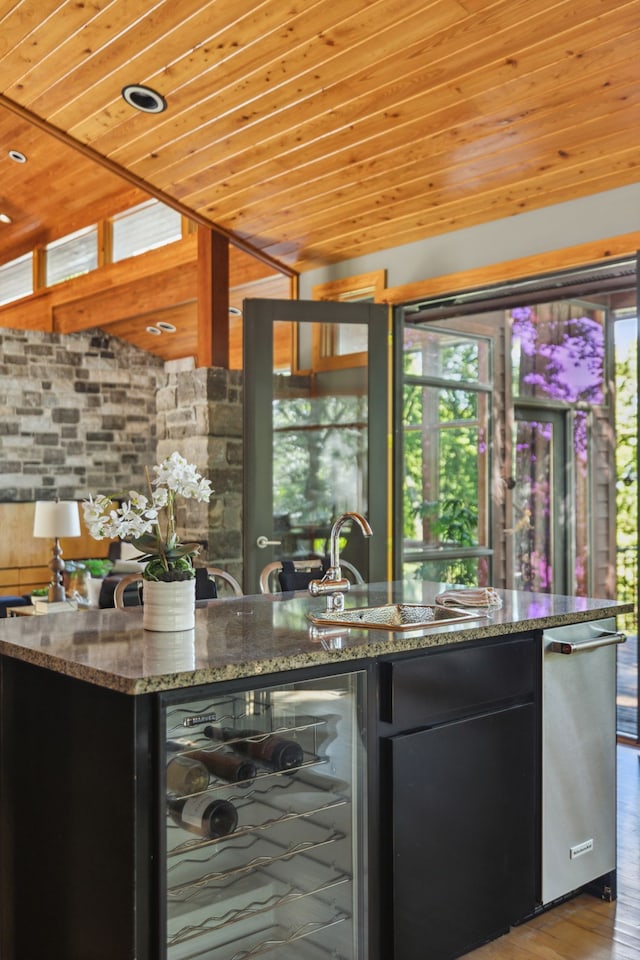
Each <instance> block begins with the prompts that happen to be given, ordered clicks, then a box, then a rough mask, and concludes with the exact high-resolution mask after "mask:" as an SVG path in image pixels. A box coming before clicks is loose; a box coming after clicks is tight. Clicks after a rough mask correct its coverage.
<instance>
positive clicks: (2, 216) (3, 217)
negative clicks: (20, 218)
mask: <svg viewBox="0 0 640 960" xmlns="http://www.w3.org/2000/svg"><path fill="white" fill-rule="evenodd" d="M0 223H13V220H12V219H11V217H10V216H9V214H8V213H0Z"/></svg>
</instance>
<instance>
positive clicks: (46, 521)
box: [33, 500, 80, 539]
mask: <svg viewBox="0 0 640 960" xmlns="http://www.w3.org/2000/svg"><path fill="white" fill-rule="evenodd" d="M33 535H34V537H48V538H49V539H55V537H79V536H80V514H79V513H78V504H77V502H76V501H75V500H38V501H37V502H36V510H35V514H34V518H33Z"/></svg>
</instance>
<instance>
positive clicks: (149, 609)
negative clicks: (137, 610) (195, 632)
mask: <svg viewBox="0 0 640 960" xmlns="http://www.w3.org/2000/svg"><path fill="white" fill-rule="evenodd" d="M142 591H143V593H142V595H143V601H144V606H143V612H142V626H143V627H144V629H145V630H155V631H157V632H162V633H165V632H169V631H170V632H173V631H176V630H192V629H193V627H194V626H195V622H196V581H195V580H177V581H175V582H172V583H165V582H164V581H162V580H143V582H142Z"/></svg>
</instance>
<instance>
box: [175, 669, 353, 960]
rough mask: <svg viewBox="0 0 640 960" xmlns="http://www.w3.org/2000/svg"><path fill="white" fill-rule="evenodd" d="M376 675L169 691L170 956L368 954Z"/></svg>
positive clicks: (301, 959) (296, 959)
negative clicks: (370, 754)
mask: <svg viewBox="0 0 640 960" xmlns="http://www.w3.org/2000/svg"><path fill="white" fill-rule="evenodd" d="M363 679H364V674H363V673H361V672H358V673H349V674H342V675H340V676H335V677H330V678H323V679H321V680H307V681H300V682H296V683H291V684H286V685H284V686H278V687H266V686H265V687H255V688H253V689H251V690H247V691H245V692H239V693H233V694H228V695H224V694H219V693H217V692H213V693H212V694H211V696H207V695H206V693H205V694H202V688H200V689H199V691H198V699H193V700H183V701H181V702H176V701H175V700H173V699H169V697H167V698H165V703H164V720H165V731H166V757H165V760H166V778H165V783H164V785H163V787H164V790H165V792H166V856H165V860H166V871H165V870H163V873H165V874H166V944H167V949H166V957H167V960H191V958H194V960H195V958H205V957H206V958H207V960H254V958H258V957H262V956H265V957H273V958H274V960H276V958H277V960H322V958H329V957H330V958H331V960H363V958H364V957H365V956H366V951H367V944H366V933H365V932H364V931H365V930H366V924H365V922H364V921H365V918H364V917H363V916H362V915H361V914H362V906H361V905H362V903H363V895H362V891H361V890H360V889H359V883H360V881H359V879H358V878H360V877H363V876H366V872H365V867H366V864H365V862H364V856H365V853H364V850H365V845H364V843H363V842H362V838H363V836H364V829H365V813H366V808H365V802H364V763H363V759H364V744H363V734H364V730H363V722H364V721H363V717H364V709H363V697H364V682H363ZM215 689H216V688H212V690H215Z"/></svg>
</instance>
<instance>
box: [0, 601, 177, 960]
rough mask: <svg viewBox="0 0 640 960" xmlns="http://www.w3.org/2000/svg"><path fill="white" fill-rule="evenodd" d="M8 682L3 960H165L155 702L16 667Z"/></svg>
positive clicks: (1, 801) (2, 794) (12, 663)
mask: <svg viewBox="0 0 640 960" xmlns="http://www.w3.org/2000/svg"><path fill="white" fill-rule="evenodd" d="M43 619H46V618H43ZM0 674H1V678H2V680H1V698H0V699H1V707H2V714H1V715H2V722H1V724H0V728H1V737H0V743H1V751H0V753H1V757H2V768H1V777H0V810H1V815H0V832H1V834H2V835H1V837H0V875H1V882H2V896H1V898H0V955H1V956H2V958H3V960H33V958H35V957H45V956H49V957H53V956H56V957H64V958H65V960H75V958H80V957H86V958H91V960H115V958H117V960H134V958H135V960H151V958H152V957H157V956H158V954H157V949H156V945H155V940H154V928H155V926H156V925H155V923H154V922H152V921H151V920H150V915H149V907H148V904H149V890H150V883H151V880H152V878H151V865H152V863H153V856H152V850H153V846H154V842H155V838H154V834H155V825H154V824H153V822H152V819H151V817H152V812H153V807H154V796H153V793H152V794H151V795H150V793H149V784H150V780H151V776H152V770H151V761H150V758H149V736H150V730H151V727H152V718H151V714H150V710H149V708H150V702H149V698H148V697H126V696H123V695H121V694H118V693H114V692H113V691H111V690H106V689H103V688H101V687H95V686H92V685H90V684H87V683H84V682H82V681H81V680H75V679H72V678H70V677H66V676H63V675H62V674H56V673H53V672H50V671H48V670H44V669H41V668H40V667H37V666H33V665H31V664H28V663H22V662H21V661H19V660H11V659H9V658H4V659H3V660H2V666H1V670H0Z"/></svg>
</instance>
